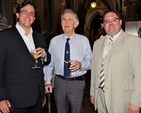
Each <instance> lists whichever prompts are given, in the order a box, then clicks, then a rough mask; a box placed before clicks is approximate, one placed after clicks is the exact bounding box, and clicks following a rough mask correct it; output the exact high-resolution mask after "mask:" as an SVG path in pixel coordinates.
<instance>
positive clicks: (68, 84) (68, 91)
mask: <svg viewBox="0 0 141 113" xmlns="http://www.w3.org/2000/svg"><path fill="white" fill-rule="evenodd" d="M84 90H85V80H72V81H67V80H65V79H62V78H59V77H58V76H56V77H55V82H54V99H55V104H56V108H57V113H70V112H69V110H70V111H71V113H83V95H84Z"/></svg>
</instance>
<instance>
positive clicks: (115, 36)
mask: <svg viewBox="0 0 141 113" xmlns="http://www.w3.org/2000/svg"><path fill="white" fill-rule="evenodd" d="M121 31H122V30H120V31H119V32H118V33H117V34H116V35H114V36H113V37H112V39H113V42H114V41H115V40H116V39H117V38H118V36H119V35H120V33H121ZM106 37H107V40H109V37H111V36H109V35H106Z"/></svg>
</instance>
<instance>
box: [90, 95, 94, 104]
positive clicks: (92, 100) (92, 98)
mask: <svg viewBox="0 0 141 113" xmlns="http://www.w3.org/2000/svg"><path fill="white" fill-rule="evenodd" d="M90 101H91V103H92V104H94V96H90Z"/></svg>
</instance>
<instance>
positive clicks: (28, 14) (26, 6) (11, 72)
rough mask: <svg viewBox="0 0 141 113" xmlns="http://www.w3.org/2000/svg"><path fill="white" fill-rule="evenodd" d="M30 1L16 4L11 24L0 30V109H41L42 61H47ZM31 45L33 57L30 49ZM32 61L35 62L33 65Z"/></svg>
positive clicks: (25, 112)
mask: <svg viewBox="0 0 141 113" xmlns="http://www.w3.org/2000/svg"><path fill="white" fill-rule="evenodd" d="M35 8H36V7H35V5H34V3H32V2H23V3H22V4H20V5H19V6H18V7H17V13H16V17H17V19H18V22H17V24H16V26H15V27H13V28H10V29H6V30H3V31H1V32H0V54H1V55H0V110H1V111H2V112H3V113H9V112H10V110H11V108H12V109H13V111H12V113H41V112H42V99H43V97H44V92H45V91H44V79H43V77H44V74H43V70H42V68H43V65H42V63H43V62H46V64H49V63H50V54H49V53H48V52H47V50H46V49H47V48H46V43H45V40H44V38H43V36H42V35H41V34H40V33H39V32H37V31H35V30H33V29H32V27H31V25H32V23H33V22H34V20H35V15H36V9H35ZM32 49H33V50H34V49H35V52H36V54H35V56H36V62H35V59H34V58H33V57H32V55H31V50H32ZM35 64H36V65H35Z"/></svg>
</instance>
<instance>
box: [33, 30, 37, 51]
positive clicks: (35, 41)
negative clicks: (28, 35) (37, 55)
mask: <svg viewBox="0 0 141 113" xmlns="http://www.w3.org/2000/svg"><path fill="white" fill-rule="evenodd" d="M32 36H33V41H34V45H35V48H37V47H38V40H37V36H36V35H35V31H34V30H33V35H32Z"/></svg>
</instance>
